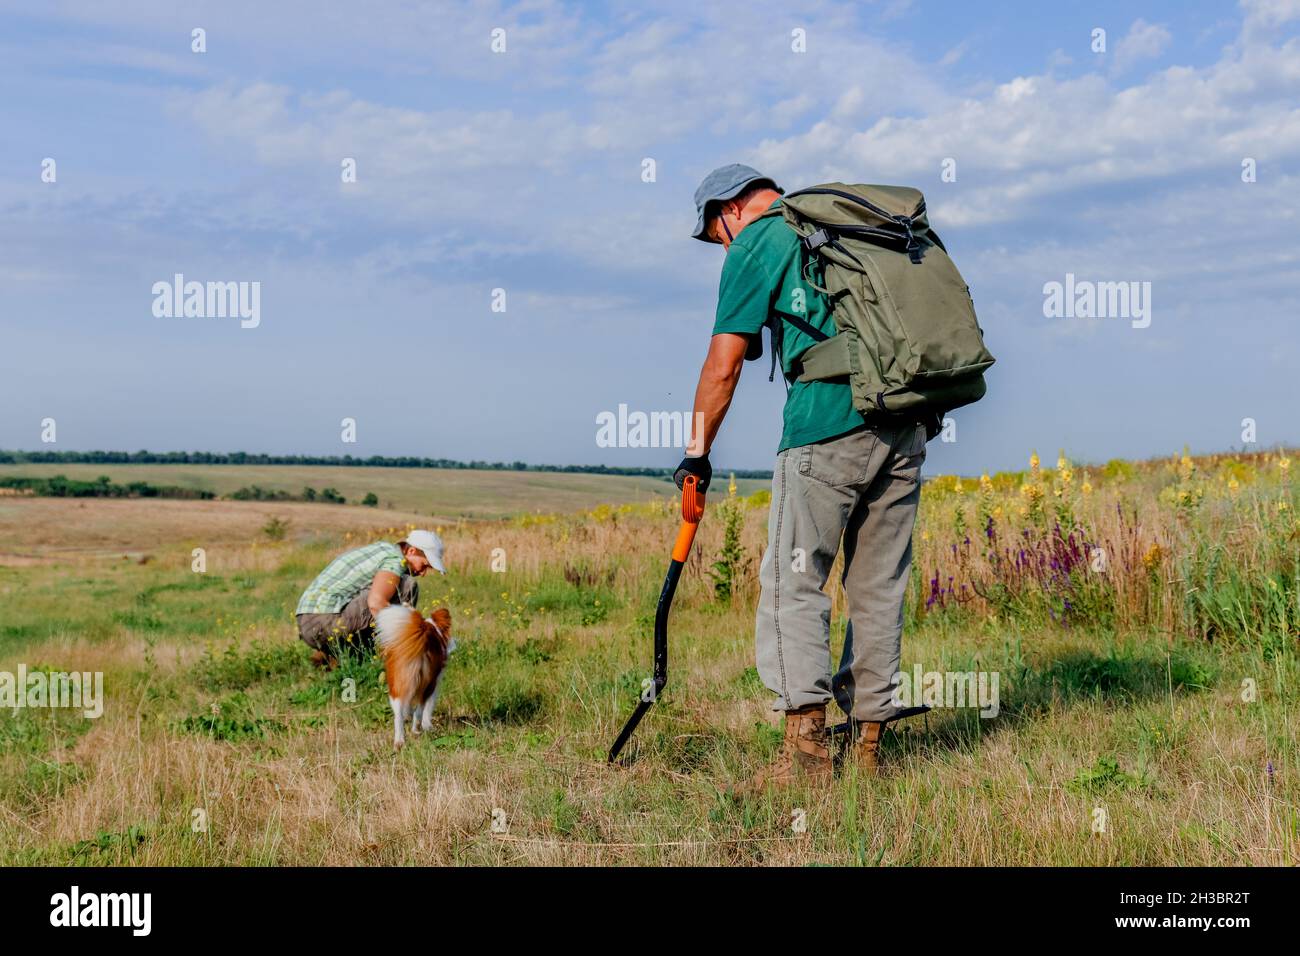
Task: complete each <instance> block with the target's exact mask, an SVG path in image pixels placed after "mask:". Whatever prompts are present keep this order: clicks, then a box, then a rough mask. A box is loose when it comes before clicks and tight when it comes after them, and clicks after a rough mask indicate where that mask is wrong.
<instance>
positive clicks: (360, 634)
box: [298, 574, 420, 654]
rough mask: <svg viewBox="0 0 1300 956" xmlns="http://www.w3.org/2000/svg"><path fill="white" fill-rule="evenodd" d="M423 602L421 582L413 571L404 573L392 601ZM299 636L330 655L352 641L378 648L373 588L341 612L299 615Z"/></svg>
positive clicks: (413, 605) (314, 648) (356, 645)
mask: <svg viewBox="0 0 1300 956" xmlns="http://www.w3.org/2000/svg"><path fill="white" fill-rule="evenodd" d="M419 602H420V584H419V581H418V580H417V578H416V577H415V575H413V574H403V575H402V577H401V578H400V579H399V581H398V583H397V593H396V594H394V595H393V600H392V603H393V604H406V605H408V606H410V607H415V606H416V605H417V604H418V603H419ZM298 636H299V637H300V638H302V640H303V643H305V644H306V645H307V646H308V647H310V648H312V649H313V650H317V651H326V652H328V653H330V654H333V653H335V652H336V651H337V650H338V648H339V647H341V646H346V645H349V644H351V645H352V646H354V647H360V648H362V649H364V650H369V649H370V648H372V647H374V646H375V621H374V618H373V617H371V615H370V588H366V589H365V590H364V591H362V592H361V593H360V594H358V595H357V596H356V597H354V598H353V599H352V600H351V601H349V602H348V603H347V604H345V605H344V606H343V610H342V611H339V612H338V613H337V614H299V615H298ZM349 638H350V639H349Z"/></svg>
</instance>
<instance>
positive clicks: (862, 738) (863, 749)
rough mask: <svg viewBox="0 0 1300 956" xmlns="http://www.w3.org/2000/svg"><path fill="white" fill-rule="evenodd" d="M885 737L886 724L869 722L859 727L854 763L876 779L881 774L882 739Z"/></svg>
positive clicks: (854, 749) (875, 721) (864, 722)
mask: <svg viewBox="0 0 1300 956" xmlns="http://www.w3.org/2000/svg"><path fill="white" fill-rule="evenodd" d="M884 735H885V724H884V722H883V721H879V720H867V721H863V722H862V723H861V724H859V725H858V742H857V743H856V744H854V745H853V755H854V761H855V763H857V765H858V769H859V770H860V771H862V772H863V773H864V774H866V775H868V776H872V777H874V776H875V775H876V774H877V773H879V772H880V738H881V737H883V736H884Z"/></svg>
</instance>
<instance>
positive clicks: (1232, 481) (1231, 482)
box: [1228, 478, 1241, 495]
mask: <svg viewBox="0 0 1300 956" xmlns="http://www.w3.org/2000/svg"><path fill="white" fill-rule="evenodd" d="M1240 487H1241V486H1240V485H1239V484H1238V483H1237V479H1236V478H1229V479H1228V491H1230V492H1231V493H1232V494H1234V495H1235V494H1236V493H1237V489H1238V488H1240Z"/></svg>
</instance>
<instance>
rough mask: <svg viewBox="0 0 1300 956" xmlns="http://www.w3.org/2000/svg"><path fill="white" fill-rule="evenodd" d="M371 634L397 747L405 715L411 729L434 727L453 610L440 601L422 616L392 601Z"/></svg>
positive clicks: (403, 734) (401, 739) (452, 644)
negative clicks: (380, 657)
mask: <svg viewBox="0 0 1300 956" xmlns="http://www.w3.org/2000/svg"><path fill="white" fill-rule="evenodd" d="M375 634H376V638H377V642H378V644H379V650H380V653H381V654H382V655H383V657H384V676H385V677H386V678H387V679H388V703H389V704H390V705H392V708H393V747H394V748H395V749H397V750H401V749H402V746H403V744H405V743H406V722H407V720H410V722H411V733H412V734H418V733H420V732H421V731H424V730H432V729H433V705H434V704H435V703H437V700H438V684H439V683H440V682H441V680H442V669H443V667H444V666H445V665H446V663H447V656H448V655H449V654H450V653H451V652H452V650H453V649H454V648H455V647H456V642H455V641H453V640H452V639H451V612H450V611H448V610H447V609H446V608H445V607H440V608H438V609H437V610H436V611H434V612H433V616H432V617H428V618H425V617H421V616H420V612H419V611H417V610H415V609H414V608H409V607H405V606H404V605H400V604H394V605H390V606H389V607H386V608H384V609H383V610H382V611H380V612H379V614H378V616H377V617H376V618H375Z"/></svg>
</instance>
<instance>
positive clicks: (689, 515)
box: [673, 475, 704, 562]
mask: <svg viewBox="0 0 1300 956" xmlns="http://www.w3.org/2000/svg"><path fill="white" fill-rule="evenodd" d="M699 484H700V480H699V478H697V477H695V476H694V475H687V476H686V480H685V481H683V482H682V526H681V528H680V529H679V530H678V531H677V541H676V543H674V544H673V560H674V561H679V562H684V561H685V560H686V558H687V556H688V555H689V554H690V553H691V545H692V544H693V543H694V542H695V531H696V529H698V528H699V526H700V519H701V518H703V517H704V492H702V491H700V490H699Z"/></svg>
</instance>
